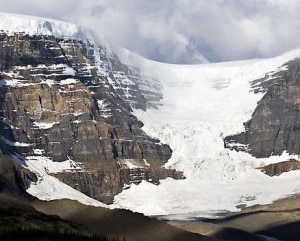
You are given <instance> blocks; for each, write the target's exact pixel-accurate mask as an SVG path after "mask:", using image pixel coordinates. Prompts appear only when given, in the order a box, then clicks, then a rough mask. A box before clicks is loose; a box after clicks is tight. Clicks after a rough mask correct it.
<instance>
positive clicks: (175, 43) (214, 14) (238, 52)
mask: <svg viewBox="0 0 300 241" xmlns="http://www.w3.org/2000/svg"><path fill="white" fill-rule="evenodd" d="M0 3H1V11H8V12H15V13H21V14H31V15H38V16H45V17H52V18H58V19H62V20H67V21H72V22H75V23H78V24H81V25H85V26H88V27H90V28H92V29H94V30H95V31H97V32H98V33H101V34H103V35H104V36H105V37H106V38H108V39H110V40H111V41H112V42H114V43H117V44H119V45H121V46H123V47H126V48H128V49H130V50H133V51H135V52H137V53H139V54H141V55H143V56H145V57H148V58H151V59H154V60H158V61H163V62H171V63H201V62H202V63H203V62H206V61H210V62H217V61H227V60H240V59H248V58H258V57H271V56H275V55H278V54H281V53H283V52H285V51H289V50H291V49H294V48H298V47H300V31H299V30H300V15H299V14H298V13H299V11H300V1H298V0H289V1H286V0H247V1H244V0H212V1H207V0H151V1H149V0H63V1H61V0H48V1H47V2H45V1H39V0H26V1H24V0H14V1H6V0H5V1H4V0H0Z"/></svg>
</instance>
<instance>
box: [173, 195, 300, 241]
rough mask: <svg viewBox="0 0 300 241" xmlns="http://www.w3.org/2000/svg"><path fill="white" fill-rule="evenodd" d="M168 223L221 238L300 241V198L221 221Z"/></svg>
mask: <svg viewBox="0 0 300 241" xmlns="http://www.w3.org/2000/svg"><path fill="white" fill-rule="evenodd" d="M222 215H224V214H222ZM168 223H169V224H171V225H173V226H176V227H179V228H181V229H184V230H187V231H190V232H194V233H200V234H203V235H206V236H209V237H214V238H220V239H228V240H234V238H237V237H245V238H246V237H249V238H250V239H249V240H256V239H255V238H256V237H254V236H253V237H252V239H251V234H255V235H262V236H266V237H272V238H274V241H276V240H285V241H297V240H299V237H300V196H299V195H297V196H291V197H289V198H285V199H282V200H278V201H276V202H274V203H273V204H270V205H263V206H253V207H250V208H247V209H244V210H243V211H241V212H236V213H227V214H225V215H224V216H223V217H222V218H221V219H207V220H202V221H200V220H199V221H195V220H194V221H169V222H168ZM241 240H242V239H241ZM245 240H247V239H245ZM270 240H272V239H270Z"/></svg>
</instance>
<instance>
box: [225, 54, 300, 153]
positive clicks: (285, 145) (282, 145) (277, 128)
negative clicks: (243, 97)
mask: <svg viewBox="0 0 300 241" xmlns="http://www.w3.org/2000/svg"><path fill="white" fill-rule="evenodd" d="M284 67H285V68H284V69H283V70H281V71H279V72H276V73H269V74H267V75H266V77H265V78H264V79H261V80H257V81H253V83H252V84H253V91H255V92H263V93H265V94H264V96H263V98H262V99H261V100H260V101H259V102H258V104H257V107H256V109H255V111H254V113H253V114H252V117H251V120H249V121H248V122H246V123H244V126H245V131H244V132H242V133H240V134H237V135H232V136H227V137H226V138H225V140H224V143H225V147H227V148H231V149H235V150H239V151H246V152H248V153H250V154H251V155H253V156H255V157H257V158H264V157H270V156H272V155H280V154H282V152H284V151H287V152H288V153H290V154H296V155H297V154H300V112H299V110H300V79H299V78H300V59H295V60H292V61H290V62H288V63H287V64H285V66H284Z"/></svg>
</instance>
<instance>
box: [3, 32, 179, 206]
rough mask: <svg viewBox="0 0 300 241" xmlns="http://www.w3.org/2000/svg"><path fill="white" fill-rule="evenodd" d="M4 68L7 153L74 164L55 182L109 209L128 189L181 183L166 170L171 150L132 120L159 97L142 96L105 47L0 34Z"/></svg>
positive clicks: (4, 148) (61, 39) (48, 37)
mask: <svg viewBox="0 0 300 241" xmlns="http://www.w3.org/2000/svg"><path fill="white" fill-rule="evenodd" d="M109 59H110V61H109V62H107V61H108V60H109ZM111 59H115V60H114V65H112V64H111V63H112V61H111ZM107 66H110V67H107ZM112 66H117V67H114V68H113V67H112ZM0 68H1V73H0V79H1V80H0V86H1V88H0V92H1V93H0V94H1V95H0V128H1V130H0V133H1V135H0V137H1V142H2V143H3V145H1V149H2V150H3V151H5V152H10V153H15V152H16V153H19V154H21V155H23V156H25V157H26V158H30V159H33V160H36V161H38V160H39V159H40V158H44V159H45V158H48V161H51V162H54V163H55V162H64V161H69V162H70V168H69V170H63V171H60V172H59V173H53V175H55V176H56V177H58V178H59V179H60V180H62V181H64V182H66V183H67V184H69V185H70V186H72V187H74V188H76V189H78V190H80V191H81V192H83V193H85V194H87V195H89V196H91V197H93V198H96V199H98V200H101V201H104V202H108V203H109V202H111V201H112V200H113V197H114V195H116V194H117V193H119V192H121V190H122V189H123V188H124V187H126V185H129V184H131V183H139V182H141V181H142V180H146V181H151V182H153V183H158V182H159V179H162V178H166V177H172V178H182V173H179V172H176V171H175V170H168V169H165V168H162V165H163V164H164V163H165V162H167V160H168V159H169V158H170V156H171V153H172V151H171V149H170V148H169V146H167V145H164V144H161V143H160V142H159V140H156V139H153V138H150V137H148V136H147V135H146V134H145V133H144V132H143V131H142V129H141V127H142V125H143V124H142V123H141V122H140V121H139V120H138V119H137V118H136V117H135V116H134V115H132V113H131V111H132V109H131V108H132V107H133V106H134V107H136V108H137V107H139V108H142V109H145V108H147V107H148V106H151V105H154V104H151V103H154V102H153V101H155V100H159V98H160V95H159V94H157V95H154V94H153V95H151V93H152V92H151V91H150V90H149V91H148V92H147V93H148V95H144V93H145V91H142V90H141V91H139V86H138V84H137V83H136V82H135V81H137V80H136V79H135V80H132V79H130V78H132V76H133V75H135V76H137V77H136V78H139V76H138V75H137V73H135V72H134V70H130V69H129V68H127V69H126V66H125V65H122V64H121V63H120V61H119V60H118V59H117V58H116V56H113V55H110V56H107V55H105V51H104V50H103V48H102V47H101V46H100V47H99V46H98V45H96V44H95V43H91V42H89V41H88V40H86V41H85V42H83V41H81V40H78V39H63V38H56V37H54V36H45V35H36V36H29V35H26V34H23V33H15V34H13V35H7V34H6V33H1V34H0ZM118 68H119V69H118ZM116 71H117V72H118V74H116ZM128 73H130V74H131V75H132V76H130V75H128V76H127V74H128ZM129 85H130V88H129ZM124 86H125V87H124ZM155 88H156V87H155ZM124 90H126V91H125V92H124ZM153 93H154V92H153ZM149 96H150V97H149ZM151 96H152V97H151ZM72 165H73V166H74V165H75V168H72ZM49 172H51V171H49Z"/></svg>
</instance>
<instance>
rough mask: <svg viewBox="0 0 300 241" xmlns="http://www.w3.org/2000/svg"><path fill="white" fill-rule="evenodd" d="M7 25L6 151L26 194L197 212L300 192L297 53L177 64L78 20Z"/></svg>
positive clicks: (9, 21)
mask: <svg viewBox="0 0 300 241" xmlns="http://www.w3.org/2000/svg"><path fill="white" fill-rule="evenodd" d="M0 29H1V30H2V32H1V34H0V41H1V46H2V48H1V58H0V65H1V82H0V85H1V99H0V103H1V112H0V114H1V122H0V133H1V140H0V142H1V143H0V144H1V150H2V152H3V153H4V154H6V155H10V156H12V157H13V158H14V160H15V161H16V162H17V163H19V165H20V166H22V167H24V168H25V169H26V170H27V171H28V172H29V173H28V174H26V175H21V177H22V178H21V180H22V181H21V183H25V184H26V185H25V187H24V188H25V189H26V190H27V192H28V193H29V194H31V195H33V196H36V197H38V198H39V199H42V200H54V199H63V198H69V199H73V200H78V201H80V202H82V203H84V204H90V205H95V206H102V207H109V208H125V209H130V210H133V211H137V212H141V213H144V214H146V215H159V216H160V215H163V216H165V217H167V218H169V219H197V218H198V217H205V216H211V215H213V216H215V215H216V213H220V212H224V211H237V210H240V209H241V208H244V207H246V206H250V205H254V204H266V203H270V202H272V201H274V200H276V199H279V198H282V197H286V196H288V195H290V194H295V193H299V191H300V185H299V178H300V172H299V170H297V169H299V165H298V163H299V156H298V155H299V154H300V153H299V152H300V150H299V134H298V129H299V127H298V124H297V123H298V113H299V105H298V98H299V93H298V92H299V91H298V90H299V88H298V85H299V84H298V75H299V73H298V68H299V56H300V51H299V50H295V51H292V52H290V53H287V54H285V55H282V56H279V57H276V58H273V59H258V60H250V61H240V62H227V63H218V64H204V65H192V66H188V65H170V64H163V63H157V62H153V61H150V60H146V59H143V58H142V57H140V56H137V55H135V54H133V53H131V52H129V51H127V50H124V49H122V48H120V47H116V46H112V45H110V44H108V43H107V42H106V41H105V40H104V39H103V38H100V37H97V36H96V35H95V34H94V33H92V32H91V31H89V30H87V29H85V28H82V27H78V26H76V25H73V24H69V23H64V22H59V21H54V20H48V19H40V18H35V17H26V16H16V15H11V14H1V23H0ZM292 163H293V164H292ZM270 165H272V166H270ZM291 169H294V170H291ZM262 170H263V171H262ZM269 170H271V171H269ZM271 173H275V174H274V175H273V174H272V177H271ZM267 174H269V175H267ZM104 203H105V204H104ZM107 204H109V205H107ZM219 215H220V214H219Z"/></svg>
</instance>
